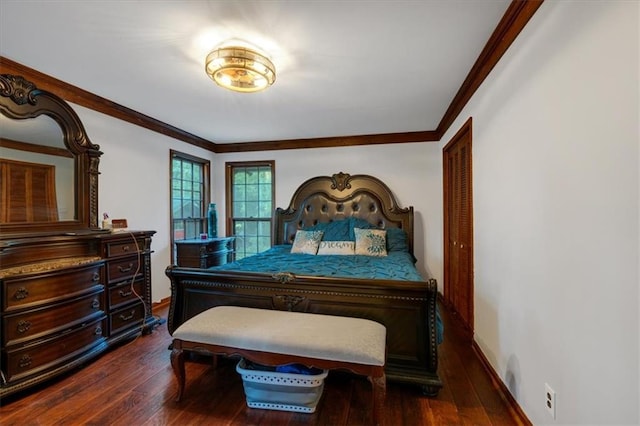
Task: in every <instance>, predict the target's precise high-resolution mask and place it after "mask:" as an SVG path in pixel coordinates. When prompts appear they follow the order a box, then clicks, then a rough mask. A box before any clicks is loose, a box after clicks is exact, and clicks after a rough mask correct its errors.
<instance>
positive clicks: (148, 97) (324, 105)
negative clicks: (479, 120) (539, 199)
mask: <svg viewBox="0 0 640 426" xmlns="http://www.w3.org/2000/svg"><path fill="white" fill-rule="evenodd" d="M509 4H510V0H440V1H437V0H412V1H409V0H398V1H382V0H359V1H338V0H335V1H331V0H324V1H321V0H317V1H312V0H307V1H305V0H293V1H283V0H273V1H260V0H258V1H240V0H237V1H231V0H229V1H213V0H208V1H206V0H199V1H162V0H155V1H152V0H146V1H144V0H140V1H98V0H92V1H84V2H81V1H71V0H68V1H62V0H29V1H22V0H0V54H1V55H2V56H4V57H7V58H9V59H11V60H13V61H16V62H19V63H21V64H23V65H26V66H28V67H31V68H34V69H36V70H38V71H41V72H43V73H45V74H48V75H50V76H52V77H55V78H58V79H60V80H63V81H65V82H67V83H69V84H72V85H75V86H78V87H80V88H82V89H84V90H87V91H89V92H92V93H94V94H96V95H99V96H102V97H104V98H107V99H109V100H110V101H113V102H116V103H118V104H120V105H123V106H125V107H128V108H131V109H133V110H136V111H138V112H140V113H143V114H145V115H148V116H150V117H153V118H155V119H157V120H160V121H163V122H165V123H167V124H170V125H172V126H175V127H177V128H179V129H182V130H184V131H187V132H189V133H192V134H194V135H196V136H199V137H202V138H204V139H208V140H210V141H212V142H216V143H229V142H247V141H272V140H287V139H303V138H319V137H331V136H352V135H367V134H381V133H401V132H413V131H425V130H435V129H436V127H437V126H438V123H439V122H440V120H441V119H442V116H443V115H444V113H445V111H446V109H447V108H448V106H449V104H450V103H451V101H452V99H453V97H454V95H455V94H456V92H457V91H458V89H459V88H460V86H461V85H462V82H463V81H464V79H465V77H466V76H467V74H468V73H469V70H470V69H471V67H472V65H473V63H474V62H475V61H476V59H477V57H478V55H479V54H480V52H481V50H482V48H483V47H484V45H485V44H486V42H487V40H488V39H489V37H490V35H491V33H492V32H493V30H494V29H495V27H496V26H497V24H498V22H499V21H500V18H501V17H502V15H503V14H504V12H505V11H506V9H507V7H508V6H509ZM231 38H237V39H242V40H246V41H249V42H251V43H253V44H254V45H257V46H258V47H260V48H261V49H263V50H264V51H266V52H267V53H268V54H269V55H270V57H271V59H272V61H273V62H274V64H275V65H276V68H277V77H276V82H275V84H274V85H273V86H272V87H271V88H269V89H268V90H266V91H263V92H259V93H252V94H246V93H234V92H230V91H227V90H225V89H222V88H220V87H218V86H216V85H215V83H213V81H211V80H210V79H209V78H208V77H207V76H206V74H205V73H204V59H205V57H206V55H207V53H208V52H209V51H210V50H211V49H212V48H213V47H214V46H215V45H217V44H219V43H220V42H223V41H225V40H227V39H231Z"/></svg>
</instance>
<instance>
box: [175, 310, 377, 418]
mask: <svg viewBox="0 0 640 426" xmlns="http://www.w3.org/2000/svg"><path fill="white" fill-rule="evenodd" d="M385 343H386V328H385V327H384V326H383V325H381V324H379V323H377V322H374V321H370V320H366V319H361V318H349V317H339V316H332V315H321V314H307V313H300V312H287V311H276V310H268V309H254V308H243V307H236V306H218V307H215V308H211V309H208V310H206V311H204V312H202V313H200V314H198V315H196V316H194V317H193V318H191V319H189V320H187V321H186V322H184V323H183V324H182V325H181V326H180V327H178V329H177V330H175V331H174V332H173V351H172V352H171V365H172V367H173V371H174V373H175V375H176V378H177V380H178V395H177V398H176V401H180V399H181V398H182V394H183V392H184V384H185V367H184V360H185V356H184V352H185V351H187V352H205V353H211V354H215V355H217V354H220V355H239V356H242V357H244V358H246V359H248V360H250V361H253V362H256V363H259V364H263V365H283V364H290V363H298V364H303V365H306V366H308V367H317V368H321V369H325V370H331V369H346V370H349V371H351V372H353V373H356V374H360V375H363V376H367V378H368V379H369V381H370V382H371V385H372V389H373V392H372V405H373V419H374V421H375V423H376V424H382V422H383V412H382V410H383V405H384V398H385V392H386V381H385V373H384V364H385V355H386V353H385V347H386V345H385Z"/></svg>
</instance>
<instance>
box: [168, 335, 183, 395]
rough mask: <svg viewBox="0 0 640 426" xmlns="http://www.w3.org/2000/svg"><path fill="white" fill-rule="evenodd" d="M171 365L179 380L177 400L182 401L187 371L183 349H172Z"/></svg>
mask: <svg viewBox="0 0 640 426" xmlns="http://www.w3.org/2000/svg"><path fill="white" fill-rule="evenodd" d="M171 367H172V368H173V374H175V376H176V379H177V380H178V395H177V396H176V399H175V401H176V402H180V400H181V399H182V393H183V392H184V382H185V372H184V352H183V351H182V349H176V348H175V347H174V349H173V350H172V351H171Z"/></svg>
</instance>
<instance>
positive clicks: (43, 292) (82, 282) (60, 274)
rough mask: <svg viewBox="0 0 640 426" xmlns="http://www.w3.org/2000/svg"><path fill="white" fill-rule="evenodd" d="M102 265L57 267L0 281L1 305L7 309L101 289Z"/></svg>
mask: <svg viewBox="0 0 640 426" xmlns="http://www.w3.org/2000/svg"><path fill="white" fill-rule="evenodd" d="M102 274H103V265H102V263H100V264H97V265H96V264H92V265H90V266H84V267H80V268H71V269H63V270H57V271H54V272H51V273H44V274H42V273H41V274H39V275H37V276H32V277H29V276H24V277H12V278H8V279H6V280H5V281H3V283H2V287H3V288H2V293H3V294H2V295H3V297H2V303H3V306H2V308H3V309H4V310H5V312H7V313H9V312H12V311H14V310H17V309H23V308H31V307H36V306H39V305H43V304H46V303H53V302H56V301H58V300H64V299H68V298H69V297H73V296H78V295H81V294H86V293H90V292H95V291H98V290H100V289H101V288H102V287H103V286H102V284H101V283H102Z"/></svg>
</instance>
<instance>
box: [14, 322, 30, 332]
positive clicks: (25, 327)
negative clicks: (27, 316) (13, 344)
mask: <svg viewBox="0 0 640 426" xmlns="http://www.w3.org/2000/svg"><path fill="white" fill-rule="evenodd" d="M30 328H31V322H30V321H25V320H21V321H20V322H18V327H17V330H18V333H20V334H22V333H26V332H27V331H29V329H30Z"/></svg>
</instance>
